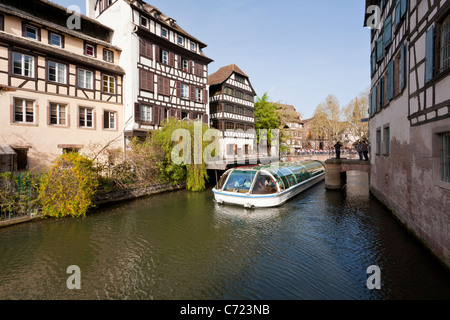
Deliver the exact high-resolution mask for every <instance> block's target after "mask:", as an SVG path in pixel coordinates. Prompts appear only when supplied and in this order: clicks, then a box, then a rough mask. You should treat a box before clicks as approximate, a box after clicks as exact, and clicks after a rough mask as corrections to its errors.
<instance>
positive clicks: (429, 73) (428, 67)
mask: <svg viewBox="0 0 450 320" xmlns="http://www.w3.org/2000/svg"><path fill="white" fill-rule="evenodd" d="M433 73H434V26H431V28H430V30H428V31H427V46H426V62H425V82H429V81H430V80H431V79H433Z"/></svg>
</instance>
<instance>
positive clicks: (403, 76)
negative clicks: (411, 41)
mask: <svg viewBox="0 0 450 320" xmlns="http://www.w3.org/2000/svg"><path fill="white" fill-rule="evenodd" d="M400 63H401V67H400V68H401V75H400V90H402V91H403V89H405V87H406V44H404V43H403V44H402V48H401V62H400Z"/></svg>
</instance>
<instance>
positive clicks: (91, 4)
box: [86, 0, 95, 19]
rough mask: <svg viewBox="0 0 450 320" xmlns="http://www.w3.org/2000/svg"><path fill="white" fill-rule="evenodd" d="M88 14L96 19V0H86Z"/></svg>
mask: <svg viewBox="0 0 450 320" xmlns="http://www.w3.org/2000/svg"><path fill="white" fill-rule="evenodd" d="M86 16H87V17H89V18H92V19H95V0H86Z"/></svg>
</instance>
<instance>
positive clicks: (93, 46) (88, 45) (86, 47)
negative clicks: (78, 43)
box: [83, 41, 97, 58]
mask: <svg viewBox="0 0 450 320" xmlns="http://www.w3.org/2000/svg"><path fill="white" fill-rule="evenodd" d="M89 47H92V54H88V52H87V50H88V48H89ZM83 54H84V55H85V56H88V57H92V58H97V45H96V44H92V43H89V42H86V41H85V42H84V46H83Z"/></svg>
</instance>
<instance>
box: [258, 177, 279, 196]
mask: <svg viewBox="0 0 450 320" xmlns="http://www.w3.org/2000/svg"><path fill="white" fill-rule="evenodd" d="M277 192H278V189H277V185H276V182H275V180H273V178H272V177H271V176H269V175H268V174H266V173H264V172H261V173H260V174H259V175H258V177H257V178H256V182H255V186H254V187H253V192H252V194H274V193H277Z"/></svg>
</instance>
